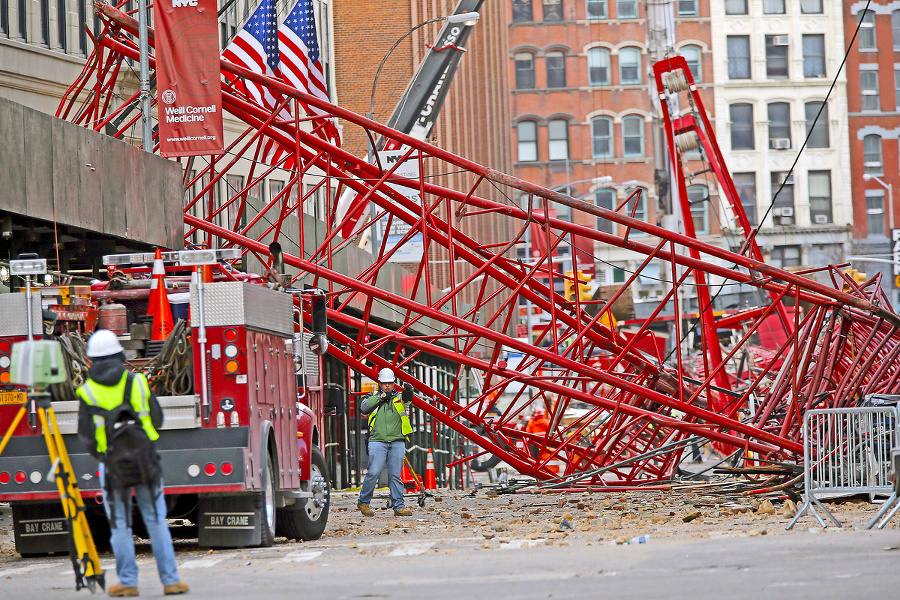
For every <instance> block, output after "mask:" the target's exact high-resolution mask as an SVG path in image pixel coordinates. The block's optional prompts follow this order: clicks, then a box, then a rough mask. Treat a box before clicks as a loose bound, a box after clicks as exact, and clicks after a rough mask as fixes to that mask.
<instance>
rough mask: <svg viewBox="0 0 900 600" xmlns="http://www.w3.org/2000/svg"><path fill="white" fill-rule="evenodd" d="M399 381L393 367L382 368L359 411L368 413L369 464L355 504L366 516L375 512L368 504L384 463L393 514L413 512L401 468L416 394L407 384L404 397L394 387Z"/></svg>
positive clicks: (401, 515)
mask: <svg viewBox="0 0 900 600" xmlns="http://www.w3.org/2000/svg"><path fill="white" fill-rule="evenodd" d="M396 381H397V379H396V377H395V376H394V371H393V370H391V369H390V368H387V367H386V368H384V369H381V371H379V372H378V390H377V391H375V392H373V393H371V394H369V395H368V396H366V397H365V398H363V400H362V402H360V405H359V411H360V413H362V414H363V415H368V416H369V444H368V451H369V464H368V468H367V471H366V478H365V479H364V480H363V484H362V489H361V490H360V492H359V500H358V501H357V504H356V507H357V508H358V509H359V512H361V513H362V514H364V515H365V516H367V517H371V516H372V515H374V514H375V511H373V510H372V508H371V507H370V506H369V503H370V502H371V501H372V494H373V493H374V492H375V485H376V484H377V483H378V478H379V476H380V475H381V471H382V470H383V469H384V466H385V464H387V468H388V479H389V481H390V489H391V503H392V505H393V507H394V515H395V516H398V517H408V516H410V515H411V514H412V510H411V509H409V508H406V507H405V506H404V504H405V503H404V500H403V492H404V488H403V482H402V481H401V479H400V471H401V470H402V469H403V459H404V458H405V457H406V436H408V435H409V434H410V433H412V426H411V425H410V423H409V412H408V410H409V405H410V403H411V402H412V395H413V394H412V387H411V386H408V385H407V386H405V387H404V388H403V394H402V396H401V394H400V393H399V392H398V391H397V389H396V387H395V383H396Z"/></svg>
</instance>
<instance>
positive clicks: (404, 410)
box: [359, 391, 412, 442]
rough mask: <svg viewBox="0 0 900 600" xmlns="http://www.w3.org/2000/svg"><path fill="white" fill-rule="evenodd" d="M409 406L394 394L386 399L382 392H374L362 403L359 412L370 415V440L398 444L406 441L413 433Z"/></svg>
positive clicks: (398, 394) (397, 394) (398, 395)
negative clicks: (400, 441)
mask: <svg viewBox="0 0 900 600" xmlns="http://www.w3.org/2000/svg"><path fill="white" fill-rule="evenodd" d="M408 408H409V406H408V404H405V403H404V402H403V400H402V399H401V397H400V392H396V391H395V392H394V393H393V394H392V395H391V397H390V398H384V397H383V396H382V395H381V392H380V391H376V392H373V393H372V394H369V395H368V396H366V397H365V398H363V400H362V402H361V403H360V407H359V410H360V412H361V413H362V414H364V415H369V431H371V432H372V436H371V438H370V440H371V441H375V442H396V441H399V440H405V439H406V436H408V435H409V434H410V433H412V426H411V425H410V423H409V410H408Z"/></svg>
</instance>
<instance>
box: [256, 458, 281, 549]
mask: <svg viewBox="0 0 900 600" xmlns="http://www.w3.org/2000/svg"><path fill="white" fill-rule="evenodd" d="M276 485H277V483H276V479H275V459H274V458H272V456H271V455H269V457H268V460H267V461H266V470H265V472H264V476H263V481H262V486H263V489H262V492H260V493H259V495H257V497H256V510H258V511H259V513H258V514H259V522H260V529H261V535H260V542H259V545H260V546H271V545H272V544H274V543H275V514H276V513H275V493H276V489H275V486H276Z"/></svg>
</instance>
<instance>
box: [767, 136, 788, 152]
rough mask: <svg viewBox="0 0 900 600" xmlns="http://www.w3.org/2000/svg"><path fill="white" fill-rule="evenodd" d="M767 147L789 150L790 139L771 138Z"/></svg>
mask: <svg viewBox="0 0 900 600" xmlns="http://www.w3.org/2000/svg"><path fill="white" fill-rule="evenodd" d="M769 148H772V149H773V150H790V149H791V139H790V138H771V139H770V140H769Z"/></svg>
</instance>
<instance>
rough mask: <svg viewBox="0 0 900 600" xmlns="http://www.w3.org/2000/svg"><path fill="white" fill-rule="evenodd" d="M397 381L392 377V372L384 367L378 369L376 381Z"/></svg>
mask: <svg viewBox="0 0 900 600" xmlns="http://www.w3.org/2000/svg"><path fill="white" fill-rule="evenodd" d="M395 381H397V378H396V377H394V372H393V371H392V370H391V369H390V368H388V367H385V368H383V369H382V370H380V371H378V383H394V382H395Z"/></svg>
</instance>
